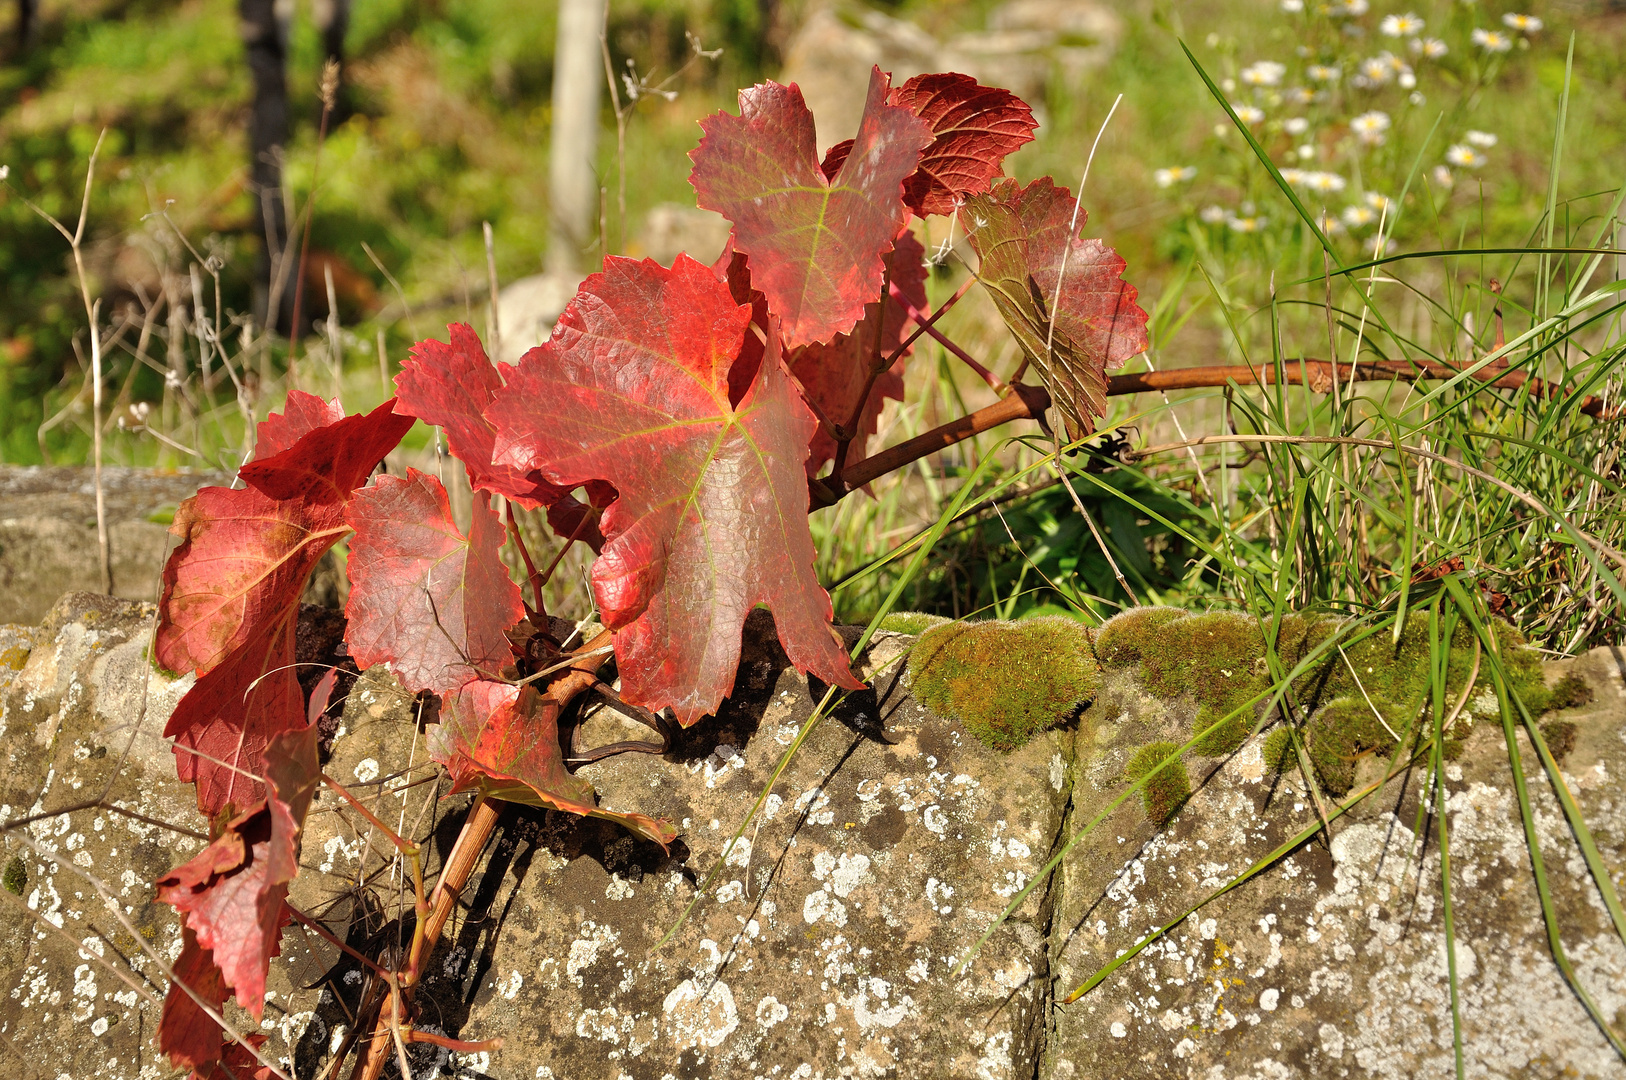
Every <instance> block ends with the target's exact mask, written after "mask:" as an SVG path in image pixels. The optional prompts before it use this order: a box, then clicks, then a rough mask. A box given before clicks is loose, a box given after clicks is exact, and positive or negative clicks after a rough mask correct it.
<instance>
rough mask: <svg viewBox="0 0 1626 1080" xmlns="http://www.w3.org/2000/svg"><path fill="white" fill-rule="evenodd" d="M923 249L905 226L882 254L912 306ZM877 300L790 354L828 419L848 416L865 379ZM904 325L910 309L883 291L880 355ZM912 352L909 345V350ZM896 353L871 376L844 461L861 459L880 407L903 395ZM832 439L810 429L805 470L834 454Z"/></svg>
mask: <svg viewBox="0 0 1626 1080" xmlns="http://www.w3.org/2000/svg"><path fill="white" fill-rule="evenodd" d="M925 259H926V249H925V248H923V247H921V246H920V241H918V240H916V239H915V238H914V236H913V235H912V234H911V233H909V232H908V231H907V230H905V231H904V232H903V233H901V234H899V236H898V239H897V244H896V246H895V247H894V248H893V249H892V252H891V254H889V255H888V256H887V267H888V271H889V274H890V280H891V282H892V284H894V285H896V286H897V287H898V289H899V291H900V292H902V293H903V295H904V296H905V297H906V298H907V299H908V300H909V302H910V303H912V304H914V306H915V308H916V310H922V309H924V308H925V307H926V267H925ZM880 311H881V304H880V302H879V301H877V302H875V303H872V304H870V305H868V306H867V307H866V308H865V309H864V319H863V321H862V322H860V323H859V324H858V325H857V326H855V327H854V328H853V332H852V333H850V334H842V335H840V336H839V337H837V338H836V339H835V341H833V342H831V343H830V344H828V345H804V346H803V347H802V348H800V349H796V350H795V351H793V352H792V353H791V354H790V373H791V374H792V375H795V376H796V379H797V381H798V382H800V383H801V384H802V389H803V390H804V391H805V392H806V393H807V395H808V396H809V397H810V398H811V399H812V400H813V402H814V404H816V405H817V406H818V407H819V408H820V409H821V410H822V411H823V412H824V415H825V416H826V417H828V418H829V420H830V422H831V423H832V424H845V423H847V421H849V420H851V419H852V414H853V409H854V408H855V407H856V406H857V404H858V395H859V394H861V393H863V392H864V384H865V382H867V381H868V379H869V371H870V366H871V364H873V363H874V362H875V357H876V345H877V341H876V336H875V335H876V325H875V324H876V320H877V318H879V317H880ZM908 330H909V313H908V312H907V311H905V310H904V307H903V305H902V304H900V303H898V301H897V300H896V299H895V298H893V297H891V296H888V298H887V301H886V315H885V317H884V321H883V323H882V325H881V327H880V341H879V346H880V349H879V352H880V358H881V359H883V360H884V359H886V357H888V356H890V355H892V353H894V352H895V351H897V348H898V346H899V345H901V344H903V339H904V338H905V337H906V336H907V334H908ZM910 351H911V352H912V351H913V349H911V350H910ZM907 355H908V353H907V352H906V353H904V355H903V356H900V357H898V359H897V360H895V361H894V362H893V363H892V366H891V367H890V368H888V369H887V370H886V371H885V372H883V373H882V374H881V376H880V378H878V379H876V380H875V385H874V387H873V388H872V389H871V390H870V394H869V398H868V400H867V401H865V402H864V410H863V412H862V413H861V414H860V415H859V421H858V434H857V436H856V437H855V438H854V439H853V442H852V445H851V446H850V447H848V449H847V464H848V465H855V464H857V463H858V462H860V461H862V460H864V458H865V456H866V444H867V443H868V441H869V437H870V436H871V435H874V434H875V431H876V428H877V427H878V425H879V422H880V416H881V406H882V405H883V404H885V401H886V399H887V398H891V399H892V400H894V401H902V400H903V362H904V356H907ZM835 453H836V444H835V440H834V439H832V438H830V436H829V435H828V434H826V433H825V430H824V428H823V427H820V428H819V429H818V430H817V431H816V432H814V435H813V440H812V444H811V446H810V447H809V450H808V455H807V474H808V475H809V476H815V475H817V474H818V471H819V469H820V468H821V467H822V466H823V465H824V463H825V462H826V461H829V460H831V459H832V458H834V457H835Z"/></svg>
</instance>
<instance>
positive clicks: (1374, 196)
mask: <svg viewBox="0 0 1626 1080" xmlns="http://www.w3.org/2000/svg"><path fill="white" fill-rule="evenodd" d="M1366 205H1368V206H1370V207H1371V208H1372V209H1374V210H1376V211H1378V212H1379V213H1382V212H1383V211H1384V210H1388V209H1390V208H1391V207H1393V206H1394V200H1393V199H1391V198H1389V196H1387V195H1379V194H1378V193H1377V192H1375V191H1368V192H1367V193H1366Z"/></svg>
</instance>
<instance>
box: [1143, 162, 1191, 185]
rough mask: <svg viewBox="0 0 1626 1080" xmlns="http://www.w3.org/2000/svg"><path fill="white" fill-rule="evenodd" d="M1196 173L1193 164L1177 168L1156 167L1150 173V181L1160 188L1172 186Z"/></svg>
mask: <svg viewBox="0 0 1626 1080" xmlns="http://www.w3.org/2000/svg"><path fill="white" fill-rule="evenodd" d="M1196 175H1197V169H1196V168H1195V167H1194V166H1191V165H1182V166H1180V167H1179V168H1177V169H1158V170H1157V171H1156V172H1154V173H1153V174H1152V182H1153V183H1155V184H1156V185H1157V186H1158V187H1160V188H1166V187H1173V186H1174V185H1175V184H1179V183H1182V182H1184V181H1186V180H1190V179H1192V178H1193V177H1195V176H1196Z"/></svg>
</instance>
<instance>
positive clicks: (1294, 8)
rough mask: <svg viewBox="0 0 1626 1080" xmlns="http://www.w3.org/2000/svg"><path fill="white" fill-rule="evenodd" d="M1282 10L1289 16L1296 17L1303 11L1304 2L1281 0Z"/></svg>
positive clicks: (1299, 0) (1302, 0)
mask: <svg viewBox="0 0 1626 1080" xmlns="http://www.w3.org/2000/svg"><path fill="white" fill-rule="evenodd" d="M1282 10H1283V11H1285V12H1287V13H1288V14H1289V15H1297V14H1298V13H1299V12H1301V11H1303V10H1304V0H1282Z"/></svg>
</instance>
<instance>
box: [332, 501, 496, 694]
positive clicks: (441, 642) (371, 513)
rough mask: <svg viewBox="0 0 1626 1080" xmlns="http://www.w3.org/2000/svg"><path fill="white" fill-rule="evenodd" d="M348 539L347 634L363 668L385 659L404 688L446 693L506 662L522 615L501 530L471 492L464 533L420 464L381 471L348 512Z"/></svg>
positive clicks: (486, 505) (488, 507)
mask: <svg viewBox="0 0 1626 1080" xmlns="http://www.w3.org/2000/svg"><path fill="white" fill-rule="evenodd" d="M345 520H346V521H347V522H349V524H350V527H351V528H353V529H355V530H356V535H355V537H354V538H353V539H352V540H351V542H350V553H351V554H350V564H349V565H350V600H349V602H348V603H347V604H346V605H345V615H346V616H347V617H348V618H349V620H350V621H349V626H348V627H347V628H346V630H345V641H346V642H348V644H349V647H350V655H351V656H352V657H354V658H355V661H356V663H357V664H358V665H360V666H361V667H364V668H366V667H371V666H372V665H373V664H380V663H382V664H387V665H388V666H389V669H390V670H391V671H393V672H394V673H395V677H396V678H397V679H399V680H400V681H401V685H403V686H405V687H406V688H407V689H409V690H413V691H418V690H432V691H434V692H435V693H437V694H442V695H444V694H449V693H451V692H452V691H454V690H456V689H457V688H458V687H460V686H462V685H463V684H464V683H466V682H468V681H469V680H470V679H473V678H476V677H477V676H478V675H479V673H480V672H482V671H484V672H487V673H492V674H494V673H496V672H499V671H501V670H502V668H503V667H504V666H505V665H506V664H509V663H511V662H512V660H513V654H512V652H511V651H510V650H509V647H508V638H507V637H506V636H505V635H504V634H503V631H504V630H507V629H508V628H509V627H511V626H513V625H514V624H515V623H517V622H519V621H520V620H521V619H522V618H524V617H525V605H524V603H523V602H522V601H521V600H520V594H519V588H518V587H517V586H516V585H515V584H514V583H513V581H512V580H510V579H509V577H508V568H507V567H505V566H504V565H503V563H502V560H501V559H500V558H499V557H498V555H497V552H498V550H499V549H501V547H502V545H503V541H504V539H505V538H506V537H507V530H506V529H504V528H503V524H502V522H501V521H499V520H498V519H497V515H496V514H495V513H494V512H493V511H492V509H491V496H490V495H489V494H488V493H487V492H484V491H479V492H476V493H475V496H474V514H473V520H472V522H471V523H470V526H469V535H468V536H467V537H465V536H463V534H462V533H460V532H459V531H458V528H457V525H456V523H454V522H453V521H452V508H451V504H450V503H449V502H448V501H447V498H446V489H445V488H443V487H441V484H440V481H439V480H436V479H435V478H434V477H432V476H429V475H427V474H425V473H421V472H419V471H418V470H417V469H408V470H407V476H406V479H404V480H403V479H401V478H400V477H397V476H380V477H379V478H378V479H377V480H376V481H374V482H373V484H372V485H370V486H369V487H366V488H363V489H362V490H361V491H358V492H357V493H356V497H355V498H354V499H352V500H351V501H350V506H349V508H348V509H347V510H346V511H345Z"/></svg>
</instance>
